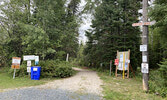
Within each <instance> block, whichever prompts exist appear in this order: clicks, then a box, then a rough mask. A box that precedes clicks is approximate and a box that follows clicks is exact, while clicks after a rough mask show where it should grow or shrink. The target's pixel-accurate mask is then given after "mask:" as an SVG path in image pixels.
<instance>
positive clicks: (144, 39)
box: [142, 0, 149, 92]
mask: <svg viewBox="0 0 167 100" xmlns="http://www.w3.org/2000/svg"><path fill="white" fill-rule="evenodd" d="M147 13H148V0H143V23H144V22H147V21H148V17H147ZM142 44H143V45H147V48H148V26H147V25H143V33H142ZM142 56H147V62H146V63H148V51H144V52H142ZM148 80H149V76H148V73H143V90H144V91H146V92H148Z"/></svg>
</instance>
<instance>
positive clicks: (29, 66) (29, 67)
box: [27, 60, 31, 76]
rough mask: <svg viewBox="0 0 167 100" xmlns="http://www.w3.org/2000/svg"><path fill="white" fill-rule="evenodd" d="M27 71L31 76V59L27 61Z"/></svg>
mask: <svg viewBox="0 0 167 100" xmlns="http://www.w3.org/2000/svg"><path fill="white" fill-rule="evenodd" d="M27 72H28V75H29V76H30V73H31V60H28V61H27Z"/></svg>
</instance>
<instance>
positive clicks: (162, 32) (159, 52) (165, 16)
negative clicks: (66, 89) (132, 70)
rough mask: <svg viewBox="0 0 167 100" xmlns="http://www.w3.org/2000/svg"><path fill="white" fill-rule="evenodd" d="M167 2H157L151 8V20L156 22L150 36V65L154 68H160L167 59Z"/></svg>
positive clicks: (163, 0)
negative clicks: (159, 65)
mask: <svg viewBox="0 0 167 100" xmlns="http://www.w3.org/2000/svg"><path fill="white" fill-rule="evenodd" d="M166 10H167V1H166V0H155V1H154V6H152V7H151V8H150V13H149V15H150V17H151V20H153V21H156V23H155V25H153V26H152V27H151V29H152V31H151V32H152V35H150V38H151V39H152V40H150V51H151V52H152V53H150V56H151V57H150V63H151V65H152V67H154V68H155V67H158V66H157V63H160V62H161V61H162V59H163V58H167V42H166V39H167V32H166V25H167V11H166Z"/></svg>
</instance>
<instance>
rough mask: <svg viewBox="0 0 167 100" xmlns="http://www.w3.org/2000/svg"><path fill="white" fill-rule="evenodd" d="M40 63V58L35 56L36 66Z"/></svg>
mask: <svg viewBox="0 0 167 100" xmlns="http://www.w3.org/2000/svg"><path fill="white" fill-rule="evenodd" d="M38 63H39V56H35V65H38Z"/></svg>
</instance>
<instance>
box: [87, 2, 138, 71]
mask: <svg viewBox="0 0 167 100" xmlns="http://www.w3.org/2000/svg"><path fill="white" fill-rule="evenodd" d="M139 6H140V2H139V1H138V0H135V1H134V0H133V1H132V0H117V1H115V0H102V3H101V4H100V6H98V7H97V8H96V9H95V11H96V12H95V14H94V20H93V21H92V28H93V30H91V31H88V32H87V37H88V40H89V41H88V42H87V48H86V49H85V54H86V56H87V57H88V58H87V59H89V61H90V63H94V66H99V64H100V63H101V62H103V63H104V64H105V63H106V64H109V61H110V60H114V59H115V58H116V52H117V50H119V51H127V50H128V49H130V50H131V64H132V66H133V67H134V69H136V68H137V66H139V61H138V59H140V56H139V54H140V53H139V44H140V31H139V28H137V27H136V28H134V27H132V23H134V22H138V17H139V14H138V9H139V8H140V7H139Z"/></svg>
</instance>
